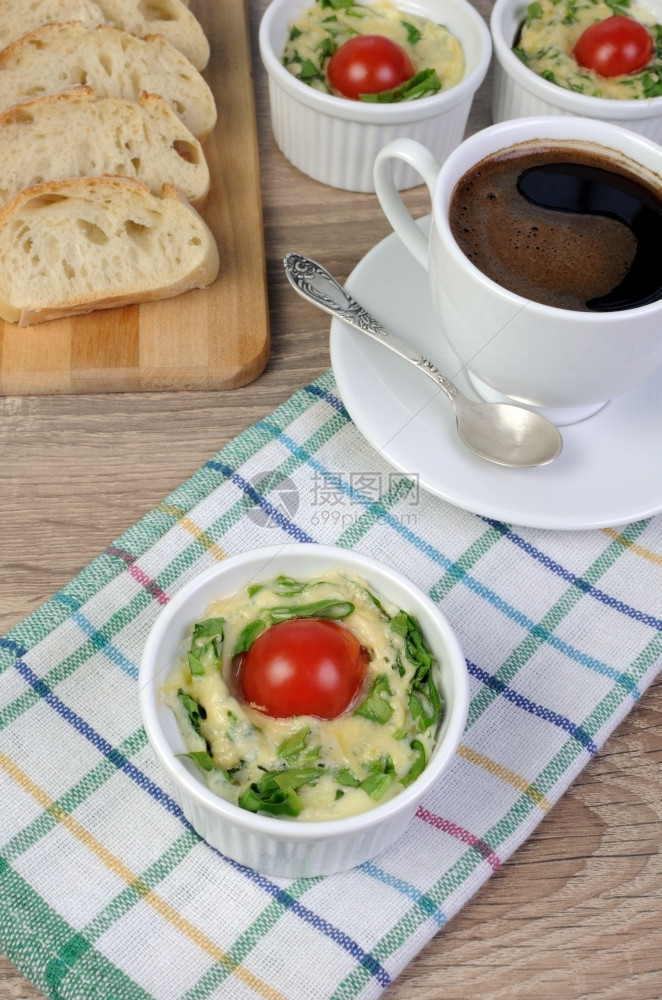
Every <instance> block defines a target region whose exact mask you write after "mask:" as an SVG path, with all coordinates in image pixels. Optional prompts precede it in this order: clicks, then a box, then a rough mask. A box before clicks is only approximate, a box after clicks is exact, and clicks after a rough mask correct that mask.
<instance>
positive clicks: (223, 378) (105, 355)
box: [0, 0, 270, 395]
mask: <svg viewBox="0 0 662 1000" xmlns="http://www.w3.org/2000/svg"><path fill="white" fill-rule="evenodd" d="M192 9H193V10H194V11H195V13H196V16H197V17H198V19H199V21H200V23H201V24H202V27H203V28H204V30H205V32H206V34H207V37H208V38H209V39H210V44H211V57H210V61H209V66H208V67H207V69H206V70H205V73H204V76H205V77H206V79H207V81H208V83H209V85H210V87H211V89H212V91H213V93H214V97H215V100H216V105H217V109H218V124H217V126H216V128H215V130H214V131H213V132H212V134H211V135H210V136H209V138H208V139H207V141H206V144H205V155H206V157H207V159H208V162H209V167H210V172H211V178H212V187H211V191H210V194H209V197H208V199H207V201H206V203H205V205H204V206H203V208H202V209H201V214H202V215H203V217H204V218H205V220H206V222H207V223H208V225H209V226H210V228H211V230H212V232H213V233H214V236H215V238H216V241H217V243H218V246H219V251H220V256H221V268H220V273H219V276H218V278H217V280H216V281H215V282H214V284H213V285H212V286H211V287H210V288H208V289H204V290H196V291H193V292H188V293H186V294H185V295H180V296H178V297H177V298H174V299H167V300H164V301H162V302H154V303H148V304H143V305H141V306H128V307H125V308H123V309H109V310H103V311H98V312H95V313H91V314H89V315H87V316H77V317H72V318H70V319H63V320H57V321H55V322H51V323H42V324H38V325H36V326H34V327H27V328H24V329H18V327H16V326H15V325H13V324H10V323H3V322H2V321H1V320H0V395H40V394H54V393H90V392H102V393H105V392H138V391H151V390H158V391H174V390H178V389H197V390H201V389H233V388H237V387H239V386H242V385H246V384H248V383H249V382H252V381H253V380H254V379H256V378H257V377H258V375H259V374H260V373H261V372H262V370H263V369H264V366H265V364H266V362H267V360H268V357H269V348H270V331H269V306H268V299H267V285H266V273H265V263H264V236H263V230H262V200H261V191H260V169H259V166H260V165H259V155H258V145H257V127H256V119H255V104H254V95H253V83H252V73H251V49H250V39H249V32H248V23H247V7H246V3H245V0H223V2H222V3H218V2H216V0H197V3H195V4H194V5H192Z"/></svg>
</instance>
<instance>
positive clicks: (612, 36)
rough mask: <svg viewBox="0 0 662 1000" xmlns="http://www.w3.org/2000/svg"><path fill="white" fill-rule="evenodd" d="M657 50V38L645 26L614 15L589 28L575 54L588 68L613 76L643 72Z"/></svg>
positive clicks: (629, 18) (574, 50)
mask: <svg viewBox="0 0 662 1000" xmlns="http://www.w3.org/2000/svg"><path fill="white" fill-rule="evenodd" d="M654 51H655V46H654V45H653V39H652V37H651V35H650V34H649V32H648V31H647V30H646V28H645V27H644V26H643V24H640V23H639V22H638V21H635V20H634V19H633V18H631V17H622V16H621V15H620V14H614V15H613V17H608V18H606V19H605V20H604V21H596V22H595V23H594V24H591V25H589V27H588V28H586V30H585V31H583V32H582V34H581V35H580V36H579V38H578V39H577V42H576V43H575V47H574V49H573V55H574V57H575V59H576V60H577V62H578V63H579V65H580V66H583V67H584V68H585V69H592V70H593V71H594V72H595V73H598V74H599V75H600V76H606V77H610V76H623V75H627V74H628V73H636V72H637V71H638V70H640V69H643V68H644V66H646V64H647V63H648V62H650V60H651V57H652V55H653V52H654Z"/></svg>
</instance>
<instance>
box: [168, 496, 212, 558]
mask: <svg viewBox="0 0 662 1000" xmlns="http://www.w3.org/2000/svg"><path fill="white" fill-rule="evenodd" d="M159 510H161V511H163V513H164V514H172V516H173V517H176V518H177V520H178V521H179V524H180V525H181V527H182V528H183V529H184V531H188V533H189V535H192V536H193V538H195V540H196V542H200V544H201V545H202V546H203V547H204V548H205V549H206V550H207V552H209V554H210V555H212V556H213V557H214V559H217V560H218V561H219V562H221V561H222V560H223V559H227V557H228V554H227V552H226V551H225V550H224V549H222V548H221V546H220V545H219V544H218V542H215V541H214V539H213V538H212V537H211V535H208V534H207V532H206V531H203V530H202V528H201V527H200V526H199V525H197V524H196V523H195V521H192V520H191V518H190V517H188V516H187V515H186V514H185V513H184V511H183V510H181V509H180V508H179V507H172V506H171V505H170V504H165V503H162V504H160V506H159Z"/></svg>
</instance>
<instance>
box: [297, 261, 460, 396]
mask: <svg viewBox="0 0 662 1000" xmlns="http://www.w3.org/2000/svg"><path fill="white" fill-rule="evenodd" d="M283 263H284V265H285V272H286V274H287V277H288V278H289V280H290V283H291V284H292V286H293V287H294V288H295V289H296V291H297V292H299V294H300V295H302V296H303V297H304V299H308V300H309V301H310V302H313V303H314V304H315V305H317V306H319V308H320V309H324V311H325V312H328V313H331V315H332V316H337V317H338V318H339V319H341V320H343V322H345V323H348V324H349V326H353V327H354V328H355V329H356V330H360V331H361V332H362V333H365V334H367V335H368V336H369V337H372V338H373V340H378V341H379V342H380V343H382V344H383V345H384V347H389V348H390V349H391V350H392V351H393V352H394V353H395V354H397V355H399V356H400V357H401V358H404V359H405V361H409V362H411V363H412V364H414V365H416V367H417V368H420V370H421V371H422V372H425V374H426V375H428V376H429V377H430V378H431V379H432V380H433V381H434V382H436V384H437V385H438V386H439V388H440V389H443V391H444V392H445V393H446V395H447V396H448V398H449V399H450V400H451V401H452V400H454V399H455V397H456V396H457V389H456V387H455V386H454V384H453V383H452V382H451V381H450V379H448V378H446V376H445V375H442V373H441V372H440V371H439V370H438V369H437V368H435V366H434V365H433V364H432V362H431V361H428V360H427V358H424V357H423V356H422V355H421V354H418V352H417V351H415V350H414V348H413V347H411V346H410V345H409V344H408V343H406V341H404V340H401V339H400V338H399V337H396V335H395V334H394V333H391V332H390V331H389V330H387V329H386V328H385V327H383V326H382V324H381V323H380V322H379V320H377V319H375V317H374V316H371V315H370V313H369V312H367V310H365V309H364V308H363V306H361V305H359V303H358V302H357V301H356V300H355V299H353V298H352V296H351V295H349V294H348V293H347V292H346V291H345V289H344V288H343V287H342V285H339V284H338V282H337V281H336V279H335V278H334V277H333V276H332V275H330V274H329V272H328V271H327V270H326V269H325V268H323V267H322V266H321V265H320V264H317V263H316V262H315V261H314V260H311V259H310V258H309V257H304V256H303V255H302V254H299V253H288V254H287V255H286V257H285V259H284V261H283Z"/></svg>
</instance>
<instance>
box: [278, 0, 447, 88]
mask: <svg viewBox="0 0 662 1000" xmlns="http://www.w3.org/2000/svg"><path fill="white" fill-rule="evenodd" d="M412 28H413V29H416V31H418V32H420V36H419V37H418V40H417V41H415V42H412V41H411V40H410V39H411V38H412V37H413V36H414V35H415V34H416V31H414V32H412V30H411V29H412ZM292 29H293V30H292V35H293V36H294V37H292V38H291V39H290V41H288V43H287V45H286V47H285V51H284V52H283V63H284V64H285V66H286V67H287V69H288V70H289V71H290V73H292V74H293V75H294V76H297V77H300V74H301V70H302V66H303V64H304V62H305V61H308V62H309V63H312V65H313V66H315V68H316V69H317V70H318V72H319V76H318V77H314V78H311V79H306V83H310V86H311V87H314V88H315V89H316V90H322V91H324V92H325V93H335V91H332V90H331V88H330V87H329V85H328V83H327V82H326V72H325V70H326V65H327V63H328V60H329V58H330V55H329V52H328V47H329V46H330V45H332V46H333V49H335V48H337V47H339V46H340V45H342V44H343V43H344V42H346V41H348V40H349V39H350V38H353V37H354V36H355V35H357V34H358V35H384V36H385V37H386V38H390V39H391V40H392V41H394V42H397V44H398V45H400V46H401V47H402V48H403V49H404V50H405V52H406V53H407V55H408V56H409V58H410V60H411V63H412V65H413V67H414V70H415V72H416V73H420V72H421V71H422V70H424V69H435V70H436V71H437V76H438V77H439V80H440V82H441V86H442V90H448V88H449V87H453V86H455V84H456V83H459V82H460V80H461V79H462V77H463V76H464V68H465V61H464V52H463V50H462V46H461V45H460V43H459V41H458V40H457V38H455V36H454V35H452V34H451V33H450V31H448V29H447V28H446V27H444V25H443V24H435V23H434V22H433V21H429V20H427V19H426V18H423V17H420V16H418V15H416V14H410V13H408V12H405V11H402V10H399V9H398V8H397V7H395V6H393V4H391V3H389V2H388V0H373V2H372V3H367V2H357V3H356V4H355V5H354V6H353V7H348V8H338V9H336V10H334V9H332V8H329V7H324V8H322V7H321V6H320V4H319V3H314V4H313V5H312V6H311V7H308V8H307V9H306V10H305V11H304V12H303V13H302V14H301V15H300V16H299V17H298V18H297V19H296V20H295V21H294V23H293V25H292ZM336 96H342V95H336Z"/></svg>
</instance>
